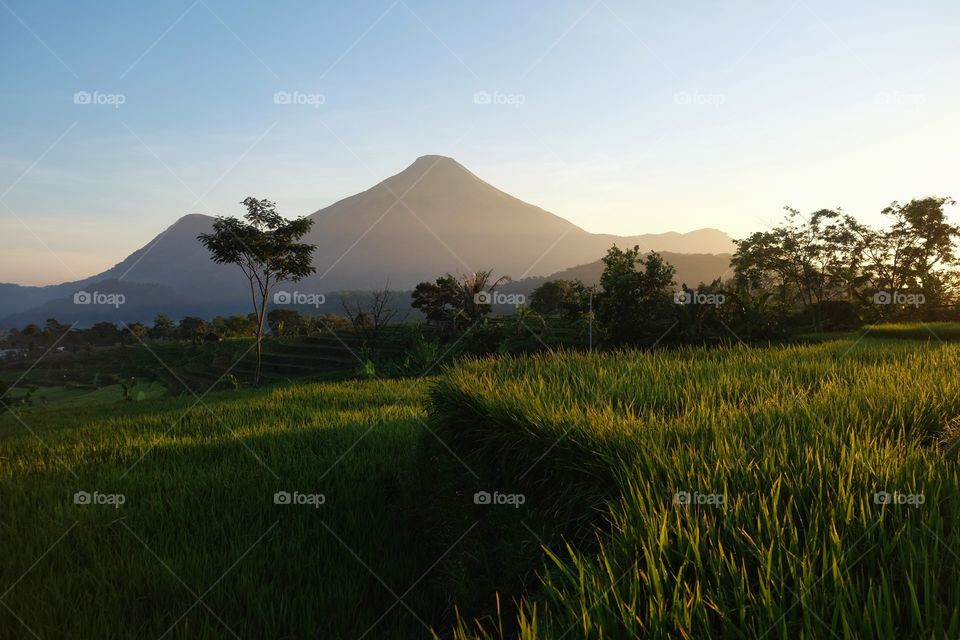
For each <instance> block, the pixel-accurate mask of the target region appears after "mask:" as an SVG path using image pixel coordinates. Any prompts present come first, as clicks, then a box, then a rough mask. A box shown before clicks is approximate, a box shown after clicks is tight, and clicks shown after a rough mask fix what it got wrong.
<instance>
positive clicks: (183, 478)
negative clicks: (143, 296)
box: [0, 325, 960, 640]
mask: <svg viewBox="0 0 960 640" xmlns="http://www.w3.org/2000/svg"><path fill="white" fill-rule="evenodd" d="M949 328H950V327H946V326H945V327H941V328H940V329H941V331H944V330H946V329H949ZM882 329H884V330H886V331H887V332H888V333H887V334H886V335H889V336H890V338H892V339H886V338H877V337H875V336H876V335H878V334H879V335H884V334H882V333H879V332H877V331H875V330H874V328H871V331H870V332H868V333H866V335H865V336H863V337H862V338H861V335H860V334H858V335H857V336H852V337H849V338H843V339H834V340H828V341H823V342H818V343H815V344H796V345H788V346H780V347H769V348H763V349H750V348H746V347H737V348H724V349H714V350H706V349H682V350H678V351H672V352H653V353H639V352H623V353H608V354H583V353H564V354H556V355H541V356H533V357H522V358H519V357H518V358H497V359H486V360H473V361H464V362H462V363H460V364H459V365H458V366H456V367H454V368H451V369H449V370H447V371H446V372H445V373H444V375H442V376H440V377H439V378H436V379H434V380H432V381H427V380H424V381H418V380H414V379H405V380H387V381H379V380H369V381H359V380H356V381H340V382H322V383H299V384H279V385H274V386H270V387H267V388H261V389H241V390H239V391H230V392H214V393H212V394H210V395H209V396H207V397H205V398H204V401H203V403H202V404H196V399H195V398H194V397H193V396H191V395H183V396H171V395H163V396H160V395H159V394H162V393H164V392H165V391H164V387H163V386H161V384H160V383H159V382H153V383H152V384H149V385H148V384H147V383H146V381H145V379H141V378H138V379H139V380H141V385H138V388H137V389H136V390H135V392H136V391H144V394H143V396H142V397H141V399H140V400H139V401H136V402H123V401H121V400H120V390H119V388H118V387H116V386H111V385H101V386H102V388H100V389H99V390H91V389H90V388H86V387H83V386H82V385H73V384H70V385H65V384H63V383H62V382H61V383H60V384H47V385H39V384H37V385H36V386H37V387H38V388H37V389H36V390H35V391H34V399H39V398H41V397H42V399H43V401H42V402H35V404H34V406H33V407H25V408H21V409H20V410H19V411H18V413H17V414H16V415H14V414H12V413H10V412H6V413H4V414H2V416H0V549H3V550H4V551H5V552H6V553H4V558H3V562H2V563H0V605H3V606H0V638H4V639H6V638H33V637H34V635H33V634H34V633H35V634H36V635H37V636H39V637H41V638H47V637H71V638H128V637H154V638H158V637H166V638H201V639H206V638H225V637H226V638H231V637H234V636H233V633H236V635H237V636H239V637H243V638H248V637H249V638H261V637H262V638H290V639H292V638H318V637H319V638H357V637H361V636H364V634H366V635H365V636H364V637H366V638H403V639H407V638H429V637H431V636H432V632H431V631H430V630H428V627H429V628H430V629H432V630H435V631H436V632H437V633H439V634H440V636H441V637H444V638H450V637H456V638H476V637H481V638H490V637H520V638H524V639H528V640H529V639H533V638H542V639H547V638H551V639H553V638H630V637H639V638H698V639H699V638H737V639H740V638H743V639H746V638H777V639H778V640H779V639H788V638H789V639H793V638H831V637H834V636H835V637H837V638H842V639H843V640H846V639H847V638H850V639H852V638H891V639H892V638H907V637H910V638H913V637H917V638H957V637H958V636H960V582H958V581H957V579H956V576H957V575H960V527H957V526H956V524H957V522H960V474H958V468H957V458H956V455H955V454H956V451H955V450H953V449H952V446H953V444H954V443H955V442H956V441H957V438H958V437H960V379H958V377H957V376H956V371H957V370H958V365H960V345H956V344H951V343H949V341H947V340H945V341H944V342H943V343H942V342H940V341H937V340H926V339H922V340H916V339H914V338H915V337H919V335H920V334H919V332H918V330H920V329H922V330H923V331H926V329H924V328H923V327H918V326H916V325H909V326H903V327H892V326H891V325H884V326H883V327H882ZM944 333H946V332H945V331H944ZM893 338H895V339H893ZM237 343H238V344H241V345H242V342H241V341H237ZM300 344H301V343H300V342H298V341H295V340H293V339H290V340H289V341H288V340H287V339H283V340H279V341H277V342H276V343H275V344H274V345H273V347H274V348H275V352H276V353H278V354H282V355H283V356H284V358H283V359H282V360H279V361H278V362H282V363H284V365H287V364H294V363H296V362H298V361H299V360H298V358H306V359H308V360H309V359H310V358H311V354H310V353H306V352H301V351H302V350H301V349H300V348H299V346H300ZM186 347H187V345H169V348H170V349H171V353H170V354H165V355H169V356H170V357H171V359H172V360H174V361H175V362H176V363H177V364H176V366H177V367H183V371H184V372H185V373H187V374H189V375H196V376H197V381H198V382H199V381H206V380H208V379H209V376H211V375H212V373H211V372H212V371H213V370H214V368H215V367H214V366H213V365H212V364H211V363H212V362H213V360H211V359H210V358H209V357H207V356H211V355H214V356H218V357H220V358H227V357H229V355H230V354H231V353H234V350H235V349H236V348H237V344H227V343H220V344H217V345H203V346H201V347H199V348H197V349H195V350H194V351H190V350H189V349H187V348H186ZM316 348H317V352H318V353H319V352H321V351H323V350H326V353H327V355H329V348H330V345H327V344H322V343H316ZM175 350H182V352H174V351H175ZM197 350H199V351H200V352H202V353H201V355H202V356H203V357H207V363H208V364H207V365H206V367H207V368H206V369H204V368H203V366H204V365H203V364H202V363H201V362H200V359H201V358H200V356H198V355H197ZM126 353H127V354H128V355H130V354H132V355H133V357H135V358H139V357H141V356H144V355H147V356H149V355H150V354H148V353H143V352H136V353H134V352H130V351H128V352H126ZM178 354H179V355H178ZM100 355H102V356H103V357H104V358H105V360H104V361H102V362H101V361H98V360H97V359H96V358H93V359H91V360H89V361H86V360H85V361H83V362H82V363H80V364H81V365H82V367H80V368H74V369H73V370H74V371H76V372H78V373H80V372H82V373H83V374H84V375H89V374H90V373H91V372H93V371H95V370H99V368H100V367H102V368H103V370H107V369H113V370H116V369H117V367H116V366H115V365H116V364H117V363H118V362H120V363H121V364H122V362H121V361H122V357H121V356H122V353H121V352H120V350H117V351H116V352H109V353H107V352H104V353H102V354H100ZM150 357H151V358H152V356H150ZM324 357H326V356H324ZM111 358H116V359H117V360H115V361H114V360H110V359H111ZM178 358H179V359H178ZM74 362H75V363H76V361H74ZM134 364H136V363H134ZM141 365H142V363H140V364H136V366H141ZM130 366H133V364H131V365H130ZM194 366H196V367H197V368H196V369H193V367H194ZM218 366H219V365H218ZM37 370H38V371H40V373H39V374H37V375H38V379H39V378H43V376H45V375H48V374H50V373H51V372H55V371H56V368H55V367H53V368H49V367H48V368H46V369H44V367H38V368H37ZM190 371H195V373H194V374H190ZM55 380H56V378H55V376H50V380H49V382H51V383H52V382H54V381H55ZM31 384H36V381H34V382H33V383H31ZM428 389H429V394H427V390H428ZM16 393H20V391H15V392H14V394H16ZM12 395H13V394H12ZM8 399H9V398H8ZM423 421H426V423H427V426H429V428H430V429H431V430H432V432H430V431H427V429H426V428H425V426H424V423H423ZM474 474H476V476H475V475H474ZM78 491H85V492H89V493H93V492H98V493H99V494H105V495H114V494H119V495H122V496H123V501H124V502H123V504H122V506H120V507H119V508H114V507H113V506H111V505H108V504H99V505H91V504H76V503H75V499H74V496H75V494H76V492H78ZM278 491H288V492H294V491H298V492H300V493H302V494H319V493H322V494H323V495H324V496H325V502H324V504H323V505H321V506H319V507H318V508H314V507H312V506H309V505H278V504H274V494H275V493H276V492H278ZM477 491H490V492H494V491H496V492H500V493H501V494H522V495H523V497H524V500H525V501H524V503H523V504H522V505H520V506H519V507H518V508H514V507H512V506H506V505H482V504H475V502H474V499H473V494H474V493H475V492H477ZM683 491H686V492H689V493H695V492H699V493H700V494H722V495H723V496H724V498H725V502H724V504H723V505H722V506H710V505H701V506H696V505H690V506H682V505H678V504H675V503H674V496H675V494H677V492H683ZM878 491H890V492H894V491H900V492H903V493H905V494H920V495H922V496H923V497H924V500H925V502H924V504H922V505H919V506H917V507H913V506H895V505H887V506H883V505H878V504H875V503H874V500H873V496H874V493H876V492H878ZM197 596H201V599H202V602H197V600H198V598H197ZM399 596H402V603H397V598H398V597H399ZM208 607H209V609H208ZM457 615H459V617H460V620H461V623H460V624H457V622H456V618H457ZM477 621H479V622H477ZM164 634H165V635H164Z"/></svg>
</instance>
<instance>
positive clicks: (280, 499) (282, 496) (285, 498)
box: [273, 491, 291, 504]
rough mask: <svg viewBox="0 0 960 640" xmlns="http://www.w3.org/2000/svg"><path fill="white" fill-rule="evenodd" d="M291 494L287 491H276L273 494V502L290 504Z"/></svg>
mask: <svg viewBox="0 0 960 640" xmlns="http://www.w3.org/2000/svg"><path fill="white" fill-rule="evenodd" d="M290 500H291V496H290V492H289V491H277V492H276V493H275V494H273V504H290Z"/></svg>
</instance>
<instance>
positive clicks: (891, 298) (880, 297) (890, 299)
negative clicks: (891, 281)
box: [873, 291, 927, 307]
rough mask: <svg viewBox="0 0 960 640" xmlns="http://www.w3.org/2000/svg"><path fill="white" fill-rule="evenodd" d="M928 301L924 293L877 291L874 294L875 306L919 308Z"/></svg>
mask: <svg viewBox="0 0 960 640" xmlns="http://www.w3.org/2000/svg"><path fill="white" fill-rule="evenodd" d="M926 301H927V298H926V296H924V295H923V294H922V293H903V292H902V291H894V292H892V293H891V292H890V291H877V292H876V293H875V294H873V304H906V305H910V306H912V307H919V306H920V305H922V304H923V303H924V302H926Z"/></svg>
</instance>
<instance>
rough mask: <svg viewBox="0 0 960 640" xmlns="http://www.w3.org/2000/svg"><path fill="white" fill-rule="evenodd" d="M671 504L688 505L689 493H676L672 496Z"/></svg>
mask: <svg viewBox="0 0 960 640" xmlns="http://www.w3.org/2000/svg"><path fill="white" fill-rule="evenodd" d="M673 504H690V492H689V491H677V492H676V493H675V494H673Z"/></svg>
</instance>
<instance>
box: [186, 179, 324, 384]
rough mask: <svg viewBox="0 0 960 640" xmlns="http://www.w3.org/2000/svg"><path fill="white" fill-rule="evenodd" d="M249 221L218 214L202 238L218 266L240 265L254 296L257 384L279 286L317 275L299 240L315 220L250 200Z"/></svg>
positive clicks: (309, 251)
mask: <svg viewBox="0 0 960 640" xmlns="http://www.w3.org/2000/svg"><path fill="white" fill-rule="evenodd" d="M242 204H243V205H244V206H245V207H246V208H247V213H246V214H245V215H244V220H239V219H237V218H232V217H224V216H218V217H217V219H216V220H215V221H214V223H213V232H212V233H202V234H200V235H199V236H198V238H199V240H200V242H202V243H203V245H204V246H205V247H206V248H207V249H208V250H209V251H210V254H211V258H212V259H213V261H214V262H216V263H218V264H235V265H237V266H239V267H240V269H241V271H242V272H243V275H244V276H245V277H246V278H247V281H248V284H249V286H250V298H251V302H252V304H253V309H254V314H255V315H256V317H257V325H256V329H255V334H254V335H255V338H256V354H257V368H256V370H255V372H254V378H253V383H254V384H255V385H256V384H259V382H260V362H261V359H262V345H263V336H264V333H265V326H264V325H265V322H266V318H267V307H268V305H269V302H270V293H271V291H272V290H273V288H274V286H276V285H277V284H278V283H280V282H297V281H299V280H302V279H303V278H305V277H307V276H308V275H310V274H311V273H313V272H314V267H313V263H312V261H313V251H314V249H315V248H316V247H315V246H314V245H312V244H306V243H303V242H300V238H302V237H303V236H304V235H306V233H307V232H308V231H310V227H312V226H313V220H312V219H311V218H306V217H302V216H301V217H299V218H296V219H295V220H287V219H285V218H283V217H282V216H281V215H280V214H278V213H277V212H276V208H275V205H274V203H272V202H270V201H269V200H257V199H256V198H250V197H248V198H246V199H245V200H244V201H243V203H242Z"/></svg>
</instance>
